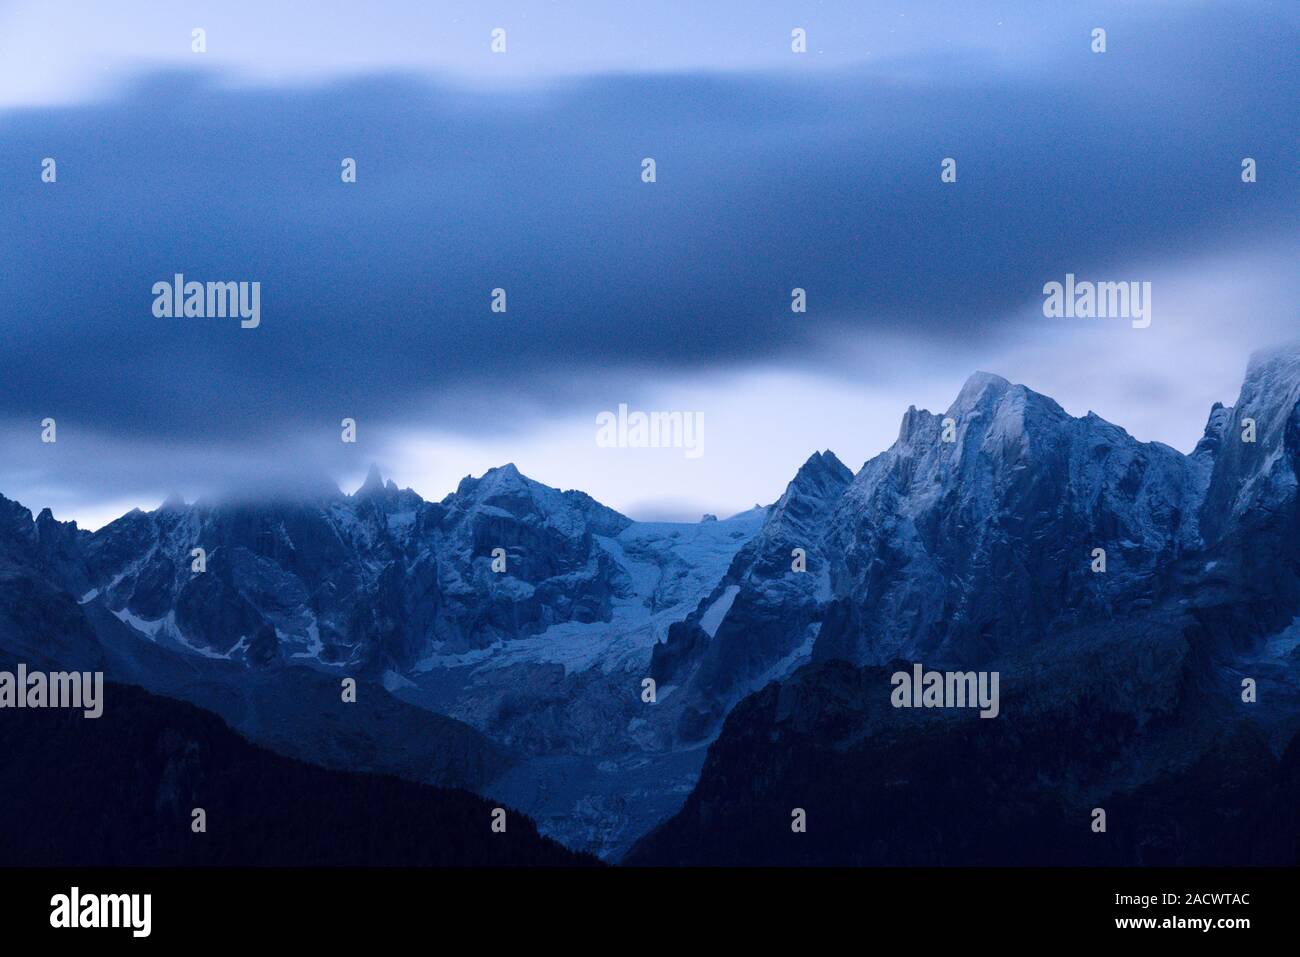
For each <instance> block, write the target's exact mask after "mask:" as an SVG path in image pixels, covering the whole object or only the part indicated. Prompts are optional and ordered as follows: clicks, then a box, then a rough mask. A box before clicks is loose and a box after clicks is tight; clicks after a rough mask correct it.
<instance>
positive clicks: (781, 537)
mask: <svg viewBox="0 0 1300 957" xmlns="http://www.w3.org/2000/svg"><path fill="white" fill-rule="evenodd" d="M852 478H853V473H852V472H850V471H849V470H848V468H846V467H845V466H844V465H843V464H842V463H841V462H840V460H839V459H837V458H836V457H835V456H834V454H833V453H831V452H818V453H816V454H814V455H813V456H812V457H811V458H809V459H808V461H807V462H805V463H804V465H803V467H802V468H800V469H799V471H798V473H797V474H796V475H795V477H794V480H793V481H791V482H790V484H789V486H787V487H786V490H785V493H784V494H783V495H782V496H781V498H780V499H779V500H778V501H777V503H776V504H775V505H773V506H772V508H771V509H769V510H768V514H767V519H766V521H765V522H764V524H763V527H762V529H761V530H760V531H759V533H758V534H757V535H755V536H754V537H753V538H752V539H750V541H749V542H748V543H747V544H746V545H745V547H744V548H742V549H741V550H740V551H739V552H738V553H737V554H736V557H735V559H734V560H733V561H732V563H731V567H730V568H729V569H728V570H727V574H726V575H725V576H724V577H723V579H722V581H721V582H719V583H718V585H717V587H716V588H714V590H713V592H712V593H711V594H710V595H709V597H708V598H707V599H705V600H704V601H703V602H702V603H701V604H700V605H699V607H698V608H697V609H696V610H695V612H693V613H692V614H691V615H690V616H689V617H688V618H687V619H686V620H685V621H683V622H681V623H680V624H676V625H674V626H673V627H672V628H671V629H669V634H668V640H667V642H666V643H664V644H662V645H658V646H656V647H655V649H654V657H653V659H652V661H651V674H652V675H654V676H655V678H656V680H657V681H659V682H661V683H665V684H667V683H670V682H675V683H678V684H682V685H684V686H685V690H684V692H683V695H684V696H685V697H687V698H688V699H689V701H690V705H689V707H688V708H687V709H686V710H685V711H684V713H683V717H682V722H681V724H680V725H679V728H678V731H679V733H680V735H681V736H682V737H683V738H684V739H686V740H698V739H700V738H703V737H706V736H708V735H710V734H711V733H712V731H713V730H714V729H715V728H716V726H717V723H718V722H719V721H720V720H721V718H722V717H723V716H724V715H725V714H726V712H727V710H728V708H729V707H730V706H731V704H733V703H734V702H735V701H736V700H738V699H739V698H740V697H742V696H743V695H745V694H746V693H748V692H749V691H751V690H753V689H754V688H755V687H760V686H761V685H762V684H763V683H764V682H765V681H767V680H770V679H771V678H774V677H780V676H781V674H783V673H784V672H785V671H788V670H790V669H792V668H793V666H794V665H795V664H796V663H797V662H798V661H799V660H801V659H806V658H807V656H808V654H809V651H810V649H811V647H812V639H813V637H814V636H815V634H816V630H817V627H818V624H819V623H820V621H821V617H822V612H823V609H824V607H825V604H826V601H827V599H828V598H829V596H830V573H829V565H830V563H829V561H828V560H827V556H826V553H825V551H824V549H823V547H822V542H823V539H824V537H825V535H826V531H827V527H826V526H827V522H828V521H829V519H830V516H831V515H832V513H833V511H834V509H835V507H836V505H837V504H838V503H839V500H840V498H841V496H843V494H844V491H845V489H847V488H848V487H849V483H850V482H851V481H852ZM796 550H799V551H796ZM796 567H798V568H799V569H800V570H796Z"/></svg>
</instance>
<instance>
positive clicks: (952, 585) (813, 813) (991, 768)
mask: <svg viewBox="0 0 1300 957" xmlns="http://www.w3.org/2000/svg"><path fill="white" fill-rule="evenodd" d="M944 419H948V420H951V421H950V422H948V423H947V425H949V426H952V427H953V429H954V431H955V436H954V439H955V441H953V442H949V443H945V442H944V441H943V428H944V425H945V423H944ZM1252 430H1253V431H1252ZM1298 437H1300V349H1297V348H1294V347H1292V348H1289V349H1283V350H1278V351H1274V352H1270V353H1264V354H1260V355H1257V356H1256V357H1255V358H1254V359H1253V360H1252V362H1251V364H1250V367H1249V369H1248V371H1247V375H1246V380H1245V383H1244V385H1243V387H1242V392H1241V397H1240V399H1239V400H1238V402H1237V403H1236V405H1235V406H1233V407H1231V408H1228V407H1224V406H1221V405H1216V406H1215V407H1214V409H1213V410H1212V411H1211V413H1210V418H1209V423H1208V425H1207V427H1206V432H1205V437H1204V438H1203V439H1202V441H1201V442H1200V443H1199V444H1198V446H1197V448H1196V449H1195V450H1194V452H1193V453H1192V454H1191V455H1189V456H1181V455H1179V454H1178V453H1177V452H1175V451H1173V450H1172V449H1168V448H1166V447H1164V446H1159V445H1149V444H1142V443H1138V442H1135V441H1134V440H1133V439H1131V438H1130V437H1129V436H1128V435H1127V434H1125V433H1124V432H1123V431H1122V430H1120V429H1118V428H1116V427H1114V426H1111V425H1109V424H1107V423H1105V422H1102V421H1101V420H1099V419H1097V418H1096V417H1095V416H1091V415H1090V416H1087V417H1085V418H1082V419H1075V418H1071V417H1070V416H1068V415H1066V414H1065V413H1064V412H1063V411H1062V410H1061V409H1060V408H1059V407H1058V406H1057V405H1056V404H1055V403H1053V402H1051V400H1048V399H1046V398H1045V397H1043V396H1039V395H1036V394H1034V393H1032V392H1030V391H1029V390H1026V389H1024V388H1023V387H1019V386H1012V385H1010V384H1009V383H1007V382H1005V381H1004V380H1001V379H997V378H996V377H992V376H986V375H978V376H976V377H974V378H972V379H971V380H970V382H968V383H967V385H966V387H965V388H964V389H963V390H962V394H961V395H960V396H959V397H958V399H957V401H956V402H955V403H954V404H953V406H952V407H951V408H950V409H949V410H948V411H947V413H946V414H945V415H943V416H933V415H930V414H929V413H925V412H917V411H915V410H911V411H909V413H908V414H907V416H906V417H905V419H904V423H903V427H902V429H901V431H900V435H899V439H898V442H897V443H896V444H895V445H894V446H893V447H892V448H891V449H889V450H888V451H887V452H885V453H884V454H882V455H881V456H879V457H877V458H876V459H873V460H872V461H871V462H868V463H867V465H866V466H865V467H864V468H863V470H862V471H861V472H860V473H859V474H858V475H857V476H856V477H855V479H854V480H853V483H852V485H851V486H850V487H849V489H848V490H847V491H846V492H845V493H844V495H843V496H842V497H841V499H840V501H839V504H838V505H837V506H836V509H835V512H834V514H833V516H832V517H831V519H830V520H829V522H828V523H827V525H826V526H825V527H826V532H825V535H824V538H823V540H822V548H823V550H824V551H825V552H826V553H827V554H828V555H829V556H830V560H831V590H832V592H833V595H832V597H831V598H830V600H829V601H828V603H827V609H826V612H825V620H824V622H823V624H822V628H821V632H820V635H819V637H818V640H817V646H816V648H815V651H814V655H813V657H814V662H813V663H812V664H809V665H806V666H804V667H803V668H802V669H801V670H799V671H798V672H797V673H795V674H794V675H793V676H791V677H789V678H788V679H786V680H785V681H783V682H781V683H773V684H771V685H769V686H768V687H766V688H765V689H763V690H762V691H761V692H759V693H757V694H755V695H752V696H750V697H749V698H747V699H745V700H744V701H743V702H741V703H740V704H739V705H737V706H736V707H735V708H734V710H733V711H732V712H731V713H730V715H729V716H728V718H727V720H726V724H725V727H724V728H723V731H722V734H721V736H720V737H719V738H718V739H717V740H716V741H715V742H714V744H713V745H712V746H711V747H710V750H709V757H708V759H707V761H706V763H705V765H704V768H703V771H702V775H701V780H700V783H699V784H698V785H697V787H696V789H695V791H694V792H693V793H692V795H691V797H690V798H689V799H688V800H687V803H686V805H685V806H684V807H683V809H682V810H681V811H680V812H679V813H678V814H677V815H675V816H674V817H673V818H672V819H670V820H669V821H668V822H666V823H665V824H664V825H663V826H662V827H660V828H659V829H657V830H656V831H655V832H654V833H652V834H651V835H649V836H648V837H647V838H645V839H644V840H643V841H642V842H640V843H639V844H638V846H637V847H636V848H635V849H634V850H633V851H632V853H631V854H630V856H629V858H628V859H629V860H630V861H633V862H637V863H655V864H663V863H701V862H705V861H707V862H708V863H712V864H717V863H744V864H756V863H764V864H778V863H779V864H790V863H815V864H828V863H841V864H844V863H853V864H1060V863H1067V862H1068V863H1076V864H1079V863H1083V864H1201V865H1204V864H1246V863H1260V864H1295V863H1296V862H1297V861H1300V828H1298V827H1297V826H1296V818H1295V815H1294V814H1293V813H1292V812H1291V810H1290V808H1291V806H1292V805H1293V803H1294V801H1295V800H1296V797H1297V795H1300V650H1298V649H1300V624H1297V622H1300V618H1298V617H1297V616H1298V615H1300V591H1297V588H1298V587H1300V562H1298V561H1297V542H1300V537H1297V532H1298V531H1300V528H1298V527H1297V522H1298V521H1300V507H1298V505H1297V475H1300V458H1298V457H1297V454H1296V452H1297V449H1298V448H1300V445H1298V444H1297V438H1298ZM1252 439H1253V441H1252ZM1094 547H1101V548H1104V549H1106V552H1107V569H1106V571H1105V572H1094V571H1093V570H1092V565H1091V561H1090V555H1091V549H1092V548H1094ZM914 662H924V663H925V665H926V666H927V667H937V668H943V667H948V668H962V669H970V668H986V669H996V670H998V671H999V673H1000V675H1001V687H1002V700H1001V713H1000V714H999V716H998V717H997V719H996V720H991V721H985V720H982V719H980V718H979V717H977V716H976V713H975V712H973V711H968V710H962V709H936V710H933V711H927V710H916V711H913V710H908V709H899V708H895V707H892V706H891V699H890V693H891V690H892V685H891V676H892V674H893V673H894V672H895V670H904V671H906V670H910V669H911V667H912V665H913V663H914ZM794 808H801V809H803V810H804V811H805V813H806V816H807V822H808V824H807V830H806V831H805V832H802V833H798V832H795V831H794V830H792V828H791V826H790V815H791V813H792V809H794ZM1097 808H1101V809H1103V810H1104V811H1105V812H1106V813H1107V815H1108V821H1109V823H1108V826H1107V830H1106V831H1104V832H1098V831H1095V830H1094V829H1093V827H1092V823H1093V814H1094V810H1095V809H1097Z"/></svg>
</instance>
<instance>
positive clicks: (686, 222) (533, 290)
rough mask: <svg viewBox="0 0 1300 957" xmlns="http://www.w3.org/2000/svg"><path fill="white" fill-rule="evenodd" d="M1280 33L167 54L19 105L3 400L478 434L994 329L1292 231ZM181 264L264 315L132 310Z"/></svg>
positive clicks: (51, 407)
mask: <svg viewBox="0 0 1300 957" xmlns="http://www.w3.org/2000/svg"><path fill="white" fill-rule="evenodd" d="M1169 15H1170V16H1174V15H1175V11H1172V10H1171V11H1169ZM1293 42H1294V37H1290V36H1285V35H1279V34H1278V32H1277V31H1276V30H1273V29H1271V28H1269V27H1266V26H1264V25H1262V24H1259V23H1256V22H1253V21H1252V20H1251V18H1250V17H1249V16H1242V15H1237V14H1234V15H1233V16H1231V17H1223V16H1209V15H1199V14H1198V15H1191V14H1184V15H1182V19H1180V20H1177V21H1174V22H1163V23H1156V22H1152V23H1149V24H1147V25H1145V26H1144V27H1143V28H1142V29H1141V30H1136V29H1131V30H1130V31H1129V32H1127V33H1126V34H1125V35H1124V36H1123V38H1122V42H1120V41H1117V40H1115V39H1112V44H1111V46H1112V49H1111V52H1109V53H1107V54H1104V55H1094V54H1091V53H1090V52H1089V51H1088V48H1087V45H1086V39H1085V40H1084V41H1081V42H1080V43H1079V44H1078V45H1077V50H1076V51H1075V52H1074V53H1071V54H1069V55H1068V56H1066V57H1064V58H1061V59H1059V60H1055V61H1052V62H1049V63H1045V64H1039V65H1037V66H1035V67H1034V68H1033V69H1030V68H1028V67H1023V66H1022V67H1018V68H1015V69H1010V68H1009V69H1007V70H1005V71H1001V70H998V69H995V68H993V67H991V66H989V65H988V64H986V63H982V62H979V61H975V60H972V59H962V58H957V59H943V58H939V57H930V58H926V59H924V60H916V61H910V62H901V63H891V64H884V65H880V66H877V67H872V68H863V69H861V70H856V71H852V72H839V73H833V74H827V73H823V74H818V75H815V76H810V77H809V78H803V79H800V78H795V77H791V76H783V77H774V76H735V75H730V76H722V75H675V76H613V77H603V78H592V79H584V80H580V81H564V82H553V83H548V84H546V85H541V86H538V87H534V88H529V89H526V90H521V89H513V90H508V89H497V90H492V91H482V90H479V91H474V92H470V91H467V90H466V89H463V88H460V87H456V86H452V85H432V84H428V83H425V82H423V81H417V80H414V79H406V78H400V77H377V78H372V79H369V80H364V81H348V82H340V83H337V84H334V85H330V86H326V87H318V88H312V89H285V88H275V89H258V90H248V89H233V88H228V87H224V86H221V85H219V84H216V83H213V82H210V81H207V80H203V79H199V78H197V77H194V76H187V75H181V74H163V75H154V76H151V77H148V78H147V79H144V80H142V81H141V82H139V83H138V84H137V85H135V86H134V87H133V88H132V89H131V90H130V91H129V92H128V93H127V94H126V95H124V96H122V97H120V98H117V99H114V100H112V101H109V102H104V103H98V104H94V105H82V106H77V107H69V108H58V109H44V110H39V111H38V110H31V111H15V112H10V113H8V114H4V115H0V183H2V184H3V196H4V202H3V203H2V204H0V249H2V251H3V253H4V259H3V265H2V266H0V307H2V309H3V312H2V313H0V323H3V326H2V328H3V335H4V347H3V350H2V351H0V420H4V421H8V422H11V423H12V422H24V423H26V422H34V421H38V420H39V419H40V418H41V417H43V416H45V415H54V414H57V415H59V416H60V417H62V419H64V420H70V421H73V422H76V423H77V425H78V427H79V428H83V429H85V430H87V431H90V432H94V433H96V434H99V435H103V436H111V437H114V438H115V439H118V440H127V441H132V440H135V439H139V440H141V441H144V440H145V439H147V440H148V441H149V442H150V443H158V442H164V443H165V442H169V441H171V442H177V443H191V444H192V443H203V442H208V441H220V442H225V443H239V442H242V441H249V442H254V441H256V442H259V443H263V442H265V441H267V440H269V439H272V438H274V437H275V436H278V435H284V434H287V431H288V430H301V429H302V428H304V427H306V428H324V429H334V428H336V427H337V423H338V420H339V418H340V417H341V416H342V415H352V416H356V417H358V418H361V417H367V418H369V419H370V420H372V421H373V420H375V419H378V420H381V421H384V422H387V423H400V422H403V421H405V422H415V421H425V422H428V423H430V424H434V423H436V424H437V425H438V426H439V427H441V428H459V429H463V430H465V431H467V432H476V431H480V430H483V429H493V428H496V427H499V426H501V425H503V424H504V423H506V422H509V421H512V420H513V419H516V418H517V412H518V410H519V409H520V408H521V407H523V404H524V403H527V404H528V405H527V407H528V408H537V409H541V410H542V411H545V410H546V409H547V408H548V406H549V405H550V404H556V405H559V404H564V403H570V402H574V401H578V400H580V399H581V398H582V397H583V395H584V390H585V389H586V388H587V383H588V382H590V383H591V388H592V389H595V388H596V383H597V382H598V381H599V382H607V381H608V379H607V378H605V376H607V375H608V373H609V370H611V369H614V370H617V369H618V368H620V367H626V368H627V369H629V370H636V371H635V372H631V373H629V379H630V381H634V382H635V381H644V380H645V378H646V375H647V373H646V371H645V370H647V369H649V370H654V372H653V374H657V375H662V376H671V375H673V374H674V373H677V372H683V371H691V370H693V369H697V368H699V367H706V366H707V367H726V366H736V365H740V364H744V363H749V362H754V361H757V360H776V361H781V362H785V363H788V364H792V365H793V364H799V363H801V362H805V361H812V360H813V357H815V356H820V355H823V354H824V349H825V344H826V341H827V338H828V337H829V338H831V339H832V340H833V339H834V338H835V337H836V336H839V335H849V334H856V335H862V334H869V333H870V332H871V331H872V330H885V329H888V330H890V331H891V332H894V333H897V332H898V331H899V330H900V329H904V330H907V331H908V332H909V333H910V334H912V335H915V336H916V337H922V338H940V337H945V336H946V337H948V338H947V340H946V341H948V342H951V341H953V339H954V337H955V338H957V339H961V338H964V337H982V338H990V337H996V336H1003V335H1008V334H1012V333H1013V332H1014V329H1013V328H1012V327H1010V326H1009V325H1008V320H1007V318H1006V317H1007V315H1008V314H1009V313H1011V312H1014V311H1016V310H1018V309H1020V308H1022V307H1023V306H1024V305H1025V304H1026V303H1032V302H1034V301H1037V300H1038V299H1040V298H1041V286H1042V283H1043V282H1044V281H1045V280H1046V279H1050V278H1060V277H1061V276H1063V274H1064V273H1065V272H1066V271H1073V272H1076V273H1087V272H1105V273H1106V274H1107V276H1108V277H1111V278H1116V279H1128V278H1134V279H1137V278H1141V277H1140V276H1135V275H1130V273H1131V272H1132V268H1133V266H1132V264H1133V263H1145V262H1153V261H1160V262H1167V261H1170V260H1176V259H1177V258H1179V257H1180V256H1182V255H1185V254H1188V253H1190V252H1192V251H1195V250H1199V249H1203V248H1205V247H1206V246H1229V245H1231V244H1232V243H1234V242H1236V241H1238V240H1242V239H1245V238H1247V237H1251V238H1255V239H1258V237H1259V236H1260V235H1263V234H1267V233H1268V232H1270V231H1273V230H1277V229H1280V228H1284V227H1287V226H1289V225H1290V224H1291V223H1292V222H1293V221H1294V215H1295V212H1296V202H1295V197H1296V195H1297V191H1296V188H1295V185H1296V184H1295V176H1294V172H1293V171H1292V169H1291V167H1292V165H1293V162H1292V157H1291V149H1292V147H1293V145H1294V143H1293V134H1294V129H1293V122H1292V121H1293V119H1294V116H1295V110H1296V105H1297V104H1296V101H1295V91H1296V88H1297V87H1296V82H1295V80H1296V75H1295V70H1296V67H1295V61H1294V46H1293ZM1244 155H1251V156H1254V157H1255V158H1256V159H1257V160H1258V162H1259V165H1260V169H1261V171H1262V172H1261V176H1260V181H1259V183H1257V184H1255V185H1254V186H1252V187H1250V188H1249V189H1244V188H1243V185H1242V183H1241V182H1240V179H1239V175H1238V171H1239V163H1240V159H1241V157H1242V156H1244ZM44 156H52V157H55V158H56V159H57V160H58V164H59V166H58V176H59V178H58V183H57V185H55V186H48V185H45V184H42V183H40V182H39V180H38V164H39V161H40V159H41V158H42V157H44ZM345 156H346V157H355V158H356V160H357V163H358V167H359V177H358V179H359V182H358V183H357V184H355V185H344V184H343V183H341V182H340V180H339V161H340V159H341V158H342V157H345ZM645 156H652V157H654V158H655V160H656V161H657V164H658V182H657V183H655V184H653V185H646V184H643V183H642V182H641V181H640V178H639V173H640V161H641V159H642V157H645ZM945 156H952V157H956V158H957V160H958V164H959V165H958V173H959V177H958V183H957V184H956V185H955V186H950V185H944V184H941V183H940V181H939V162H940V160H941V159H942V158H943V157H945ZM177 272H181V273H184V274H185V276H186V278H187V279H193V280H200V281H206V280H222V281H224V280H239V281H259V282H261V284H262V302H261V310H262V322H261V326H260V328H258V329H255V330H241V329H240V328H239V324H238V321H237V320H230V319H225V320H223V319H177V318H172V319H158V318H155V317H154V316H153V315H152V313H151V305H152V301H153V296H152V293H151V291H150V290H151V287H152V285H153V284H154V283H155V282H157V281H159V280H170V278H171V277H172V275H173V274H174V273H177ZM794 286H801V287H804V288H806V289H807V290H808V296H809V312H808V314H807V315H806V316H799V317H796V316H792V315H791V314H790V311H789V302H790V290H791V288H792V287H794ZM494 287H503V288H505V289H506V290H507V294H508V301H509V312H508V314H506V315H505V316H501V315H496V314H493V313H492V312H491V311H490V310H489V294H490V290H492V289H493V288H494ZM439 409H441V410H443V411H444V413H445V415H446V416H447V417H448V418H440V419H430V418H429V417H430V416H436V415H437V414H438V410H439ZM422 417H423V418H422Z"/></svg>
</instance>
